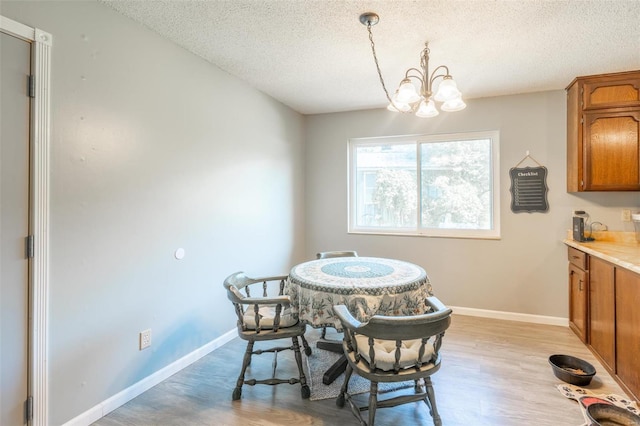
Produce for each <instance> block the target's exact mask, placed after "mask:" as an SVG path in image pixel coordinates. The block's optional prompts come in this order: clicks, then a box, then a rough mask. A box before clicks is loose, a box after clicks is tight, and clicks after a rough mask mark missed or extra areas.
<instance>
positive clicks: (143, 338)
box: [140, 328, 151, 350]
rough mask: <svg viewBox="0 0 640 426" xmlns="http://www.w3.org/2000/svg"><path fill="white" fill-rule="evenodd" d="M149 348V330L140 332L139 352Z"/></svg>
mask: <svg viewBox="0 0 640 426" xmlns="http://www.w3.org/2000/svg"><path fill="white" fill-rule="evenodd" d="M149 346H151V329H150V328H149V329H147V330H144V331H141V332H140V350H143V349H146V348H148V347H149Z"/></svg>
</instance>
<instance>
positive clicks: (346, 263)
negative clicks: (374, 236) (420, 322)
mask: <svg viewBox="0 0 640 426" xmlns="http://www.w3.org/2000/svg"><path fill="white" fill-rule="evenodd" d="M285 292H286V293H287V294H288V295H289V296H290V297H291V308H292V310H293V313H297V314H298V317H299V318H300V320H301V321H302V322H305V323H307V324H309V325H311V326H312V327H316V328H318V327H334V328H335V329H336V330H338V331H341V330H342V326H341V325H340V320H339V319H338V317H336V316H335V315H334V313H333V306H334V305H346V306H347V307H348V308H349V311H350V312H351V313H352V314H353V316H354V317H356V318H357V319H358V320H359V321H363V322H364V321H367V320H368V319H369V318H370V317H372V316H373V315H376V314H379V315H392V316H398V315H417V314H422V313H424V312H425V311H426V310H427V305H426V298H427V297H429V296H432V289H431V283H430V282H429V277H428V276H427V273H426V272H425V270H424V269H423V268H421V267H420V266H418V265H414V264H413V263H409V262H404V261H401V260H395V259H385V258H377V257H335V258H328V259H316V260H311V261H309V262H304V263H301V264H299V265H296V266H294V267H293V268H292V269H291V272H290V273H289V280H288V282H287V284H286V290H285Z"/></svg>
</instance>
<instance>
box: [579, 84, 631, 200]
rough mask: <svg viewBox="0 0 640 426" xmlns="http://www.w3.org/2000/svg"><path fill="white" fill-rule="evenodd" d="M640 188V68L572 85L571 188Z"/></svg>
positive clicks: (601, 189)
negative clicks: (639, 69)
mask: <svg viewBox="0 0 640 426" xmlns="http://www.w3.org/2000/svg"><path fill="white" fill-rule="evenodd" d="M580 191H640V71H630V72H624V73H616V74H602V75H597V76H589V77H578V78H576V79H575V80H574V81H573V82H572V83H571V84H570V85H569V86H568V87H567V192H580Z"/></svg>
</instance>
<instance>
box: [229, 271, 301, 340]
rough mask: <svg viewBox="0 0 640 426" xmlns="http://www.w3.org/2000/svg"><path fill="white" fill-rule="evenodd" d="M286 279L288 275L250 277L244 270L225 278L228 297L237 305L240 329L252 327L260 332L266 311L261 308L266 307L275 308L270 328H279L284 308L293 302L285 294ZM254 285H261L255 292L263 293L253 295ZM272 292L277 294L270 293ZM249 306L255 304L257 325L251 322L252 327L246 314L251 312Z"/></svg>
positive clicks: (254, 319) (275, 329) (254, 310)
mask: <svg viewBox="0 0 640 426" xmlns="http://www.w3.org/2000/svg"><path fill="white" fill-rule="evenodd" d="M286 279H287V276H286V275H283V276H272V277H261V278H249V277H247V276H246V275H245V274H244V272H236V273H233V274H231V275H229V276H228V277H227V278H225V280H224V282H223V285H224V288H225V289H226V290H227V298H228V299H229V300H231V302H232V303H233V305H234V307H235V311H236V315H237V316H238V328H239V330H241V331H245V330H247V329H249V328H250V329H255V330H256V332H258V333H259V332H260V329H261V325H260V320H261V318H262V313H263V312H264V311H263V310H261V309H263V308H265V307H268V308H275V317H274V318H273V324H269V328H272V329H273V330H274V331H277V330H278V327H279V325H280V314H281V313H282V309H283V308H286V307H288V306H289V304H290V302H291V301H290V299H289V296H286V295H284V284H285V280H286ZM254 284H255V286H254ZM252 286H253V287H260V288H255V289H254V293H261V294H255V295H252V294H251V288H252ZM270 292H271V293H277V294H276V295H270V294H269V293H270ZM249 306H253V313H254V315H253V321H255V325H254V324H251V326H250V327H249V326H248V325H247V324H246V321H245V318H246V314H247V312H249V308H248V307H249Z"/></svg>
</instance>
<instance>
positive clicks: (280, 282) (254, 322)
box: [224, 272, 311, 400]
mask: <svg viewBox="0 0 640 426" xmlns="http://www.w3.org/2000/svg"><path fill="white" fill-rule="evenodd" d="M286 279H287V276H275V277H263V278H249V277H247V276H246V275H245V274H244V273H243V272H236V273H234V274H231V275H229V276H228V277H227V278H226V279H225V280H224V287H225V289H226V290H227V297H228V298H229V300H231V302H232V303H233V305H234V307H235V311H236V315H237V316H238V322H237V324H238V336H239V337H240V338H241V339H243V340H246V341H247V349H246V351H245V354H244V359H243V362H242V369H241V371H240V376H239V377H238V381H237V382H236V387H235V389H234V390H233V395H232V398H233V400H238V399H240V397H241V395H242V385H245V384H246V385H249V386H254V385H257V384H266V385H278V384H281V383H289V384H296V383H300V384H301V386H302V389H301V394H302V398H309V395H310V393H311V391H310V389H309V386H308V385H307V379H306V377H305V374H304V371H303V369H302V355H301V354H300V344H299V342H298V337H300V338H301V339H302V344H303V346H304V350H305V353H306V354H307V355H310V354H311V348H309V344H308V343H307V341H306V339H305V338H304V333H305V331H306V325H305V324H303V323H301V322H300V321H299V320H298V317H297V316H296V315H293V314H292V313H291V311H290V309H289V306H290V303H291V300H290V299H289V296H287V295H285V294H284V283H285V281H286ZM253 287H256V288H254V289H253V292H254V293H257V294H256V295H253V294H251V292H252V290H251V288H253ZM274 287H275V288H274ZM270 291H271V292H273V293H277V295H274V296H270V295H268V293H269V292H270ZM243 292H244V294H243ZM285 338H290V339H291V341H292V343H293V344H292V346H286V347H271V348H268V349H258V350H254V344H255V342H263V341H270V340H276V339H285ZM284 350H293V352H294V355H295V359H296V363H297V365H298V372H299V376H298V377H292V378H290V379H281V378H277V377H276V367H277V360H278V352H281V351H284ZM265 352H273V353H274V361H273V372H272V377H271V378H269V379H263V380H257V379H255V378H253V379H250V380H245V373H246V370H247V367H248V366H249V365H250V364H251V356H252V355H260V354H262V353H265Z"/></svg>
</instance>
